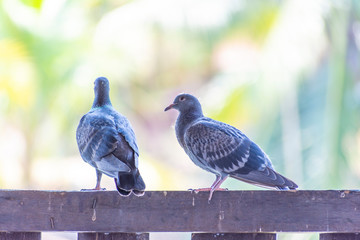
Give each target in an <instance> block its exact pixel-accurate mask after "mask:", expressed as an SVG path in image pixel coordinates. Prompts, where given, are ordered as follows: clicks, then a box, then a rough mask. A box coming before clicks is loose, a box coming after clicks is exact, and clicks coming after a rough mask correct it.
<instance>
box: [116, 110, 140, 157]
mask: <svg viewBox="0 0 360 240" xmlns="http://www.w3.org/2000/svg"><path fill="white" fill-rule="evenodd" d="M115 121H116V129H117V131H118V132H119V134H121V135H122V136H123V137H124V138H125V140H126V142H127V143H128V144H129V145H130V147H131V148H132V149H133V150H134V152H135V153H136V155H137V156H139V149H138V146H137V143H136V137H135V133H134V130H133V129H132V126H131V124H130V122H129V121H128V120H127V118H126V117H124V116H122V115H121V114H119V113H117V118H116V120H115Z"/></svg>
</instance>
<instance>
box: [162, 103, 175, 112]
mask: <svg viewBox="0 0 360 240" xmlns="http://www.w3.org/2000/svg"><path fill="white" fill-rule="evenodd" d="M174 106H176V103H172V104H170V105H169V106H167V107H166V108H165V110H164V112H166V111H168V110H170V109H172V108H173V107H174Z"/></svg>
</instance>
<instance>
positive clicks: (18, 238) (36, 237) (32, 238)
mask: <svg viewBox="0 0 360 240" xmlns="http://www.w3.org/2000/svg"><path fill="white" fill-rule="evenodd" d="M40 239H41V233H39V232H0V240H40Z"/></svg>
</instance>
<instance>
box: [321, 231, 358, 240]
mask: <svg viewBox="0 0 360 240" xmlns="http://www.w3.org/2000/svg"><path fill="white" fill-rule="evenodd" d="M320 240H360V234H359V233H322V234H320Z"/></svg>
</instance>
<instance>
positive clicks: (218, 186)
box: [192, 175, 228, 203]
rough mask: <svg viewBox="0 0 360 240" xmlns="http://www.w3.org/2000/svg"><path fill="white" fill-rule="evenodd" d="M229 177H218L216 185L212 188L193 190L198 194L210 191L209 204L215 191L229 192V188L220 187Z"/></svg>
mask: <svg viewBox="0 0 360 240" xmlns="http://www.w3.org/2000/svg"><path fill="white" fill-rule="evenodd" d="M227 177H228V176H225V177H222V176H221V175H216V179H215V181H214V183H213V184H212V185H211V187H209V188H198V189H194V190H192V191H193V192H194V193H198V192H204V191H210V196H209V199H208V201H209V203H210V200H211V198H212V195H213V193H214V191H227V190H228V189H227V188H220V185H221V184H222V183H223V182H224V181H225V180H226V179H227Z"/></svg>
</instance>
